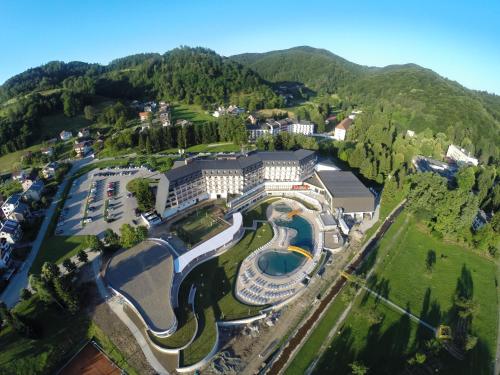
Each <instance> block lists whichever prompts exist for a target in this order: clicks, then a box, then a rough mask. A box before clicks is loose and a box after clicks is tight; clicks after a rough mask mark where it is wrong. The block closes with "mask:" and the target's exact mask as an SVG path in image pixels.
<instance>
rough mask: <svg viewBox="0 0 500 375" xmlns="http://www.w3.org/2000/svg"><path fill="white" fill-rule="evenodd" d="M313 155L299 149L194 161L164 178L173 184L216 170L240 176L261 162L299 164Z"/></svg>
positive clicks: (171, 171)
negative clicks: (235, 157)
mask: <svg viewBox="0 0 500 375" xmlns="http://www.w3.org/2000/svg"><path fill="white" fill-rule="evenodd" d="M314 154H315V152H314V151H310V150H302V149H300V150H297V151H274V152H256V153H253V154H250V155H248V156H241V157H239V158H237V159H226V160H220V159H216V160H209V159H207V160H194V161H192V162H190V163H188V164H186V165H184V166H180V167H177V168H174V169H171V170H170V171H168V172H167V173H166V176H167V178H168V180H169V181H170V182H171V183H175V182H176V181H179V180H181V179H183V178H186V177H190V176H198V175H199V176H201V174H202V171H209V170H218V171H220V172H219V173H221V174H224V173H225V172H224V171H233V173H232V174H241V173H243V170H245V169H247V168H251V167H254V166H259V165H260V164H261V163H262V162H267V161H280V162H295V163H300V162H301V161H302V160H304V159H306V158H309V157H312V156H314Z"/></svg>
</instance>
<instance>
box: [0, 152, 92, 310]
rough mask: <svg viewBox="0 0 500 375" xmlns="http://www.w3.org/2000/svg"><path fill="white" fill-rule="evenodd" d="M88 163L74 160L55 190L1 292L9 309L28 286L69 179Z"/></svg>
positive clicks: (84, 160) (2, 298)
mask: <svg viewBox="0 0 500 375" xmlns="http://www.w3.org/2000/svg"><path fill="white" fill-rule="evenodd" d="M90 162H92V159H91V158H90V157H87V158H85V159H80V160H75V161H74V162H73V166H72V167H71V169H70V171H69V173H67V174H66V177H64V180H63V181H62V182H61V184H60V185H59V188H58V189H57V192H56V195H55V196H54V199H53V200H52V203H51V204H50V207H49V208H48V209H47V211H46V212H45V218H44V219H43V222H42V225H41V226H40V230H39V231H38V235H37V236H36V239H35V241H33V246H32V248H31V252H30V254H29V256H28V258H27V259H26V261H25V262H24V263H23V265H22V266H21V268H19V269H18V270H17V272H16V274H15V275H14V276H13V277H12V279H11V280H10V282H9V285H8V286H7V288H6V289H5V290H4V291H3V293H2V295H1V297H0V300H2V301H4V302H5V304H6V305H7V306H8V307H9V308H10V307H13V306H14V305H15V304H16V303H17V302H18V301H19V294H20V293H21V290H22V289H24V288H26V287H27V286H28V276H29V275H28V272H29V270H30V268H31V265H32V264H33V262H34V260H35V258H36V256H37V254H38V251H40V247H41V245H42V242H43V239H44V238H45V233H46V232H47V229H48V227H49V223H50V221H51V220H52V216H53V215H54V213H55V210H56V207H57V205H58V203H59V201H60V199H61V194H62V192H63V191H64V189H65V187H66V185H67V184H68V181H69V179H70V177H71V176H72V175H73V174H74V173H75V172H76V171H77V170H78V169H80V168H81V167H83V166H84V165H86V164H88V163H90Z"/></svg>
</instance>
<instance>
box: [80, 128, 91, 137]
mask: <svg viewBox="0 0 500 375" xmlns="http://www.w3.org/2000/svg"><path fill="white" fill-rule="evenodd" d="M87 137H90V130H89V129H88V128H83V129H80V130H79V131H78V138H87Z"/></svg>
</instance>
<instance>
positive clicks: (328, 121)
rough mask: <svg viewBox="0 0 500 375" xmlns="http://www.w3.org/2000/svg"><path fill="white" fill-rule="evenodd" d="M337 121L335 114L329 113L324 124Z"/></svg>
mask: <svg viewBox="0 0 500 375" xmlns="http://www.w3.org/2000/svg"><path fill="white" fill-rule="evenodd" d="M334 121H337V115H330V116H328V117H327V118H326V120H325V124H326V125H328V124H329V123H330V122H334Z"/></svg>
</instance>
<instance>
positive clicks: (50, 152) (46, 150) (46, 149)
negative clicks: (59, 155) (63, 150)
mask: <svg viewBox="0 0 500 375" xmlns="http://www.w3.org/2000/svg"><path fill="white" fill-rule="evenodd" d="M40 152H41V153H42V155H45V156H48V157H52V156H53V155H54V148H53V147H44V148H42V149H41V150H40Z"/></svg>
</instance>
